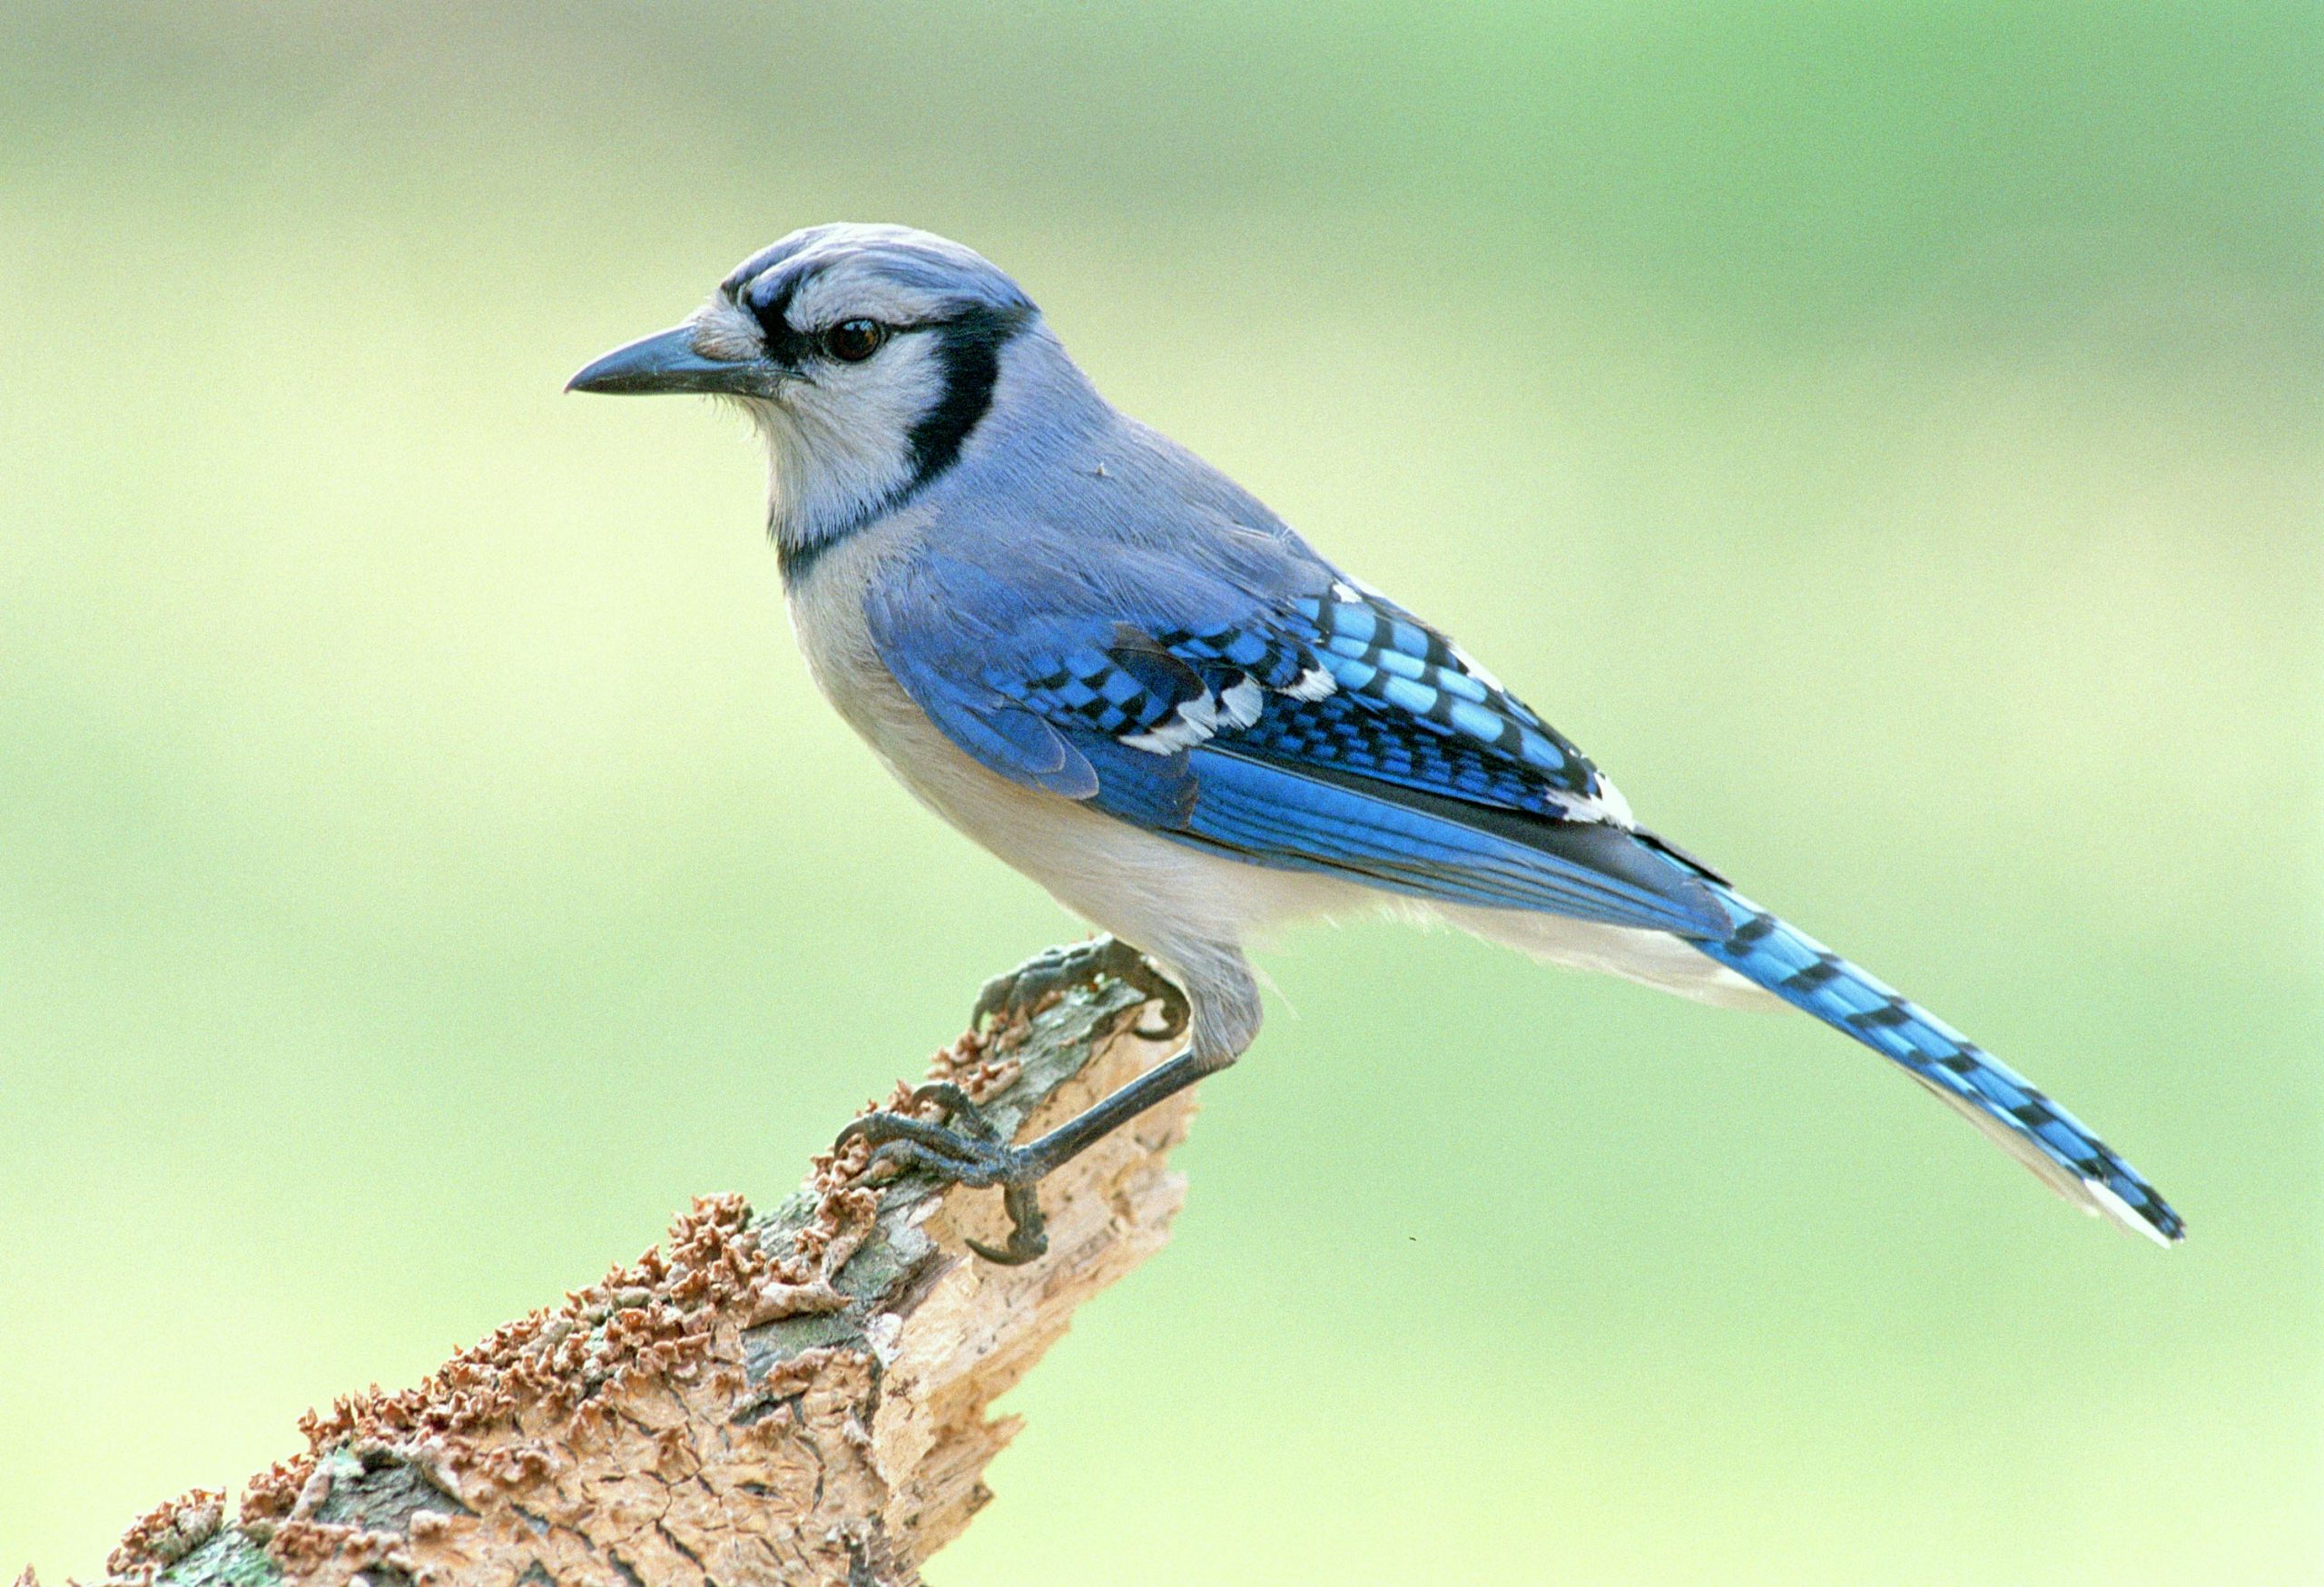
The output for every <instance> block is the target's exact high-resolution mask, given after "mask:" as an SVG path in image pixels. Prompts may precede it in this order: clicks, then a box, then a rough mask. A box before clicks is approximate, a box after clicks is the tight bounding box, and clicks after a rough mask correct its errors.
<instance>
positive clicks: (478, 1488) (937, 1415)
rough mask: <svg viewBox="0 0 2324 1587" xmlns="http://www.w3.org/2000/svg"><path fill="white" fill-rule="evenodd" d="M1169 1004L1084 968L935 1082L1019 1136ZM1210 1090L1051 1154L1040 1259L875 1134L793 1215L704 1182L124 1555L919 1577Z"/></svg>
mask: <svg viewBox="0 0 2324 1587" xmlns="http://www.w3.org/2000/svg"><path fill="white" fill-rule="evenodd" d="M1146 1002H1147V999H1146V994H1145V993H1144V992H1142V991H1137V989H1134V988H1132V987H1129V986H1128V985H1125V984H1122V983H1121V982H1118V981H1101V982H1100V983H1099V984H1098V986H1097V987H1096V988H1094V989H1093V990H1088V991H1071V992H1068V993H1067V994H1066V995H1065V996H1064V998H1063V999H1062V1000H1059V1001H1057V1002H1056V1003H1054V1004H1053V1005H1052V1006H1050V1007H1049V1008H1048V1009H1046V1010H1043V1011H1041V1012H1039V1013H1038V1014H1037V1015H1036V1016H1035V1017H1034V1018H1033V1019H1031V1020H1029V1021H1028V1022H1023V1023H1019V1024H1018V1025H1015V1026H1013V1027H1010V1028H1009V1029H1006V1030H1000V1031H997V1032H994V1033H992V1034H991V1035H990V1036H989V1037H988V1036H980V1035H978V1034H976V1033H973V1032H972V1033H970V1034H969V1035H967V1036H964V1037H962V1038H961V1040H960V1041H959V1042H957V1043H955V1044H954V1045H953V1046H952V1047H951V1048H950V1049H948V1050H945V1051H944V1052H941V1053H940V1054H938V1055H937V1058H936V1060H935V1061H934V1064H933V1066H932V1068H931V1078H941V1079H952V1080H954V1081H956V1082H957V1083H959V1084H960V1085H962V1086H963V1087H964V1088H966V1089H968V1090H969V1091H970V1094H971V1095H972V1096H976V1097H978V1098H979V1099H980V1100H983V1099H989V1100H990V1109H989V1111H990V1116H991V1117H992V1118H993V1119H994V1120H995V1122H997V1123H998V1124H1000V1126H1001V1127H1002V1128H1003V1129H1008V1130H1009V1131H1010V1132H1011V1135H1012V1138H1024V1137H1026V1136H1028V1135H1029V1134H1032V1133H1036V1132H1038V1131H1039V1129H1047V1128H1049V1126H1051V1125H1054V1124H1055V1123H1057V1122H1059V1120H1061V1119H1067V1118H1069V1117H1070V1116H1072V1115H1073V1114H1074V1113H1076V1112H1078V1111H1079V1110H1080V1109H1082V1108H1084V1107H1086V1106H1088V1104H1089V1103H1090V1102H1092V1101H1094V1100H1096V1099H1098V1098H1099V1097H1101V1096H1103V1095H1105V1094H1106V1093H1107V1092H1108V1091H1110V1090H1111V1089H1114V1088H1115V1087H1116V1086H1118V1085H1119V1084H1121V1083H1122V1082H1123V1081H1124V1080H1126V1079H1129V1078H1131V1077H1132V1076H1133V1075H1135V1074H1136V1073H1137V1072H1138V1071H1139V1070H1141V1069H1144V1068H1146V1067H1147V1066H1148V1065H1149V1064H1150V1063H1152V1062H1153V1061H1154V1060H1156V1059H1157V1058H1158V1057H1159V1056H1161V1048H1160V1044H1157V1043H1156V1042H1153V1041H1150V1040H1145V1039H1143V1038H1141V1037H1140V1036H1138V1035H1137V1033H1136V1021H1137V1014H1138V1010H1140V1009H1142V1008H1143V1007H1145V1006H1146ZM1192 1113H1193V1103H1192V1100H1191V1099H1189V1098H1184V1097H1181V1098H1177V1099H1172V1100H1171V1101H1169V1102H1167V1103H1166V1104H1164V1105H1163V1106H1162V1107H1159V1108H1157V1109H1155V1110H1154V1111H1153V1112H1152V1113H1150V1114H1148V1115H1147V1116H1145V1117H1142V1118H1140V1119H1138V1120H1137V1122H1136V1123H1135V1124H1133V1125H1132V1126H1130V1127H1129V1128H1128V1129H1123V1130H1120V1131H1118V1132H1117V1133H1116V1134H1115V1135H1114V1136H1112V1137H1110V1138H1108V1139H1106V1140H1105V1141H1103V1142H1101V1143H1099V1144H1098V1146H1097V1147H1095V1148H1092V1149H1091V1150H1089V1151H1088V1152H1087V1153H1085V1154H1084V1155H1083V1156H1081V1157H1079V1158H1076V1159H1075V1160H1074V1161H1073V1162H1071V1163H1069V1164H1068V1165H1067V1166H1066V1167H1065V1168H1061V1169H1059V1171H1058V1172H1057V1173H1056V1174H1054V1175H1052V1176H1051V1177H1050V1178H1049V1180H1048V1182H1047V1183H1046V1184H1045V1185H1044V1187H1043V1189H1042V1203H1043V1207H1044V1209H1045V1210H1046V1212H1047V1213H1048V1217H1049V1240H1050V1249H1049V1255H1048V1256H1047V1257H1043V1258H1042V1259H1040V1260H1039V1261H1037V1262H1035V1263H1032V1264H1030V1265H1029V1266H1027V1267H996V1266H994V1265H993V1264H991V1263H989V1262H984V1261H981V1260H979V1259H977V1258H976V1257H971V1256H970V1255H968V1254H967V1252H966V1251H965V1249H964V1247H963V1246H962V1241H963V1239H964V1238H965V1237H970V1236H974V1237H978V1238H980V1239H983V1240H985V1241H987V1242H988V1243H991V1242H996V1241H998V1240H1000V1238H1001V1237H1003V1234H1004V1231H1005V1224H1004V1220H1003V1218H1002V1216H1001V1209H1000V1196H999V1195H998V1194H997V1193H996V1192H993V1191H990V1190H986V1191H975V1190H962V1189H957V1188H954V1189H944V1190H939V1189H937V1188H935V1187H933V1186H932V1185H931V1183H929V1182H928V1181H927V1180H925V1179H924V1178H919V1177H917V1176H913V1177H909V1178H899V1179H894V1180H891V1181H890V1182H888V1183H885V1184H881V1185H876V1186H875V1185H871V1184H867V1183H865V1182H863V1179H862V1171H863V1161H862V1159H863V1156H864V1153H863V1149H862V1147H861V1146H860V1145H859V1146H856V1147H852V1148H851V1149H850V1150H849V1152H848V1153H847V1154H845V1156H843V1157H842V1158H840V1159H839V1160H837V1161H834V1160H832V1159H831V1158H818V1159H816V1163H815V1167H814V1169H813V1171H812V1173H811V1174H810V1175H809V1176H808V1178H807V1181H806V1183H805V1185H804V1187H803V1188H802V1189H801V1190H800V1191H799V1192H798V1194H796V1195H794V1196H793V1197H792V1198H790V1199H789V1200H787V1201H785V1202H783V1205H782V1206H781V1207H777V1208H776V1209H775V1210H774V1211H773V1212H772V1213H771V1214H764V1215H753V1213H752V1211H751V1209H750V1207H748V1206H746V1205H745V1204H744V1203H743V1199H742V1198H740V1197H738V1196H714V1197H708V1198H703V1199H700V1200H697V1201H696V1202H695V1203H694V1207H693V1209H692V1210H691V1211H689V1212H686V1213H684V1214H682V1215H681V1216H680V1217H678V1218H677V1220H676V1221H675V1223H674V1224H673V1225H672V1226H671V1229H670V1237H669V1240H668V1243H667V1245H666V1246H665V1247H656V1248H655V1249H654V1250H650V1251H648V1252H646V1253H645V1256H644V1257H641V1258H640V1259H639V1260H638V1261H637V1262H636V1263H635V1264H634V1265H632V1266H630V1267H615V1269H613V1270H612V1271H611V1272H609V1273H608V1274H607V1275H606V1277H605V1278H603V1279H602V1280H600V1281H599V1282H597V1283H596V1284H594V1285H592V1286H589V1287H588V1288H586V1289H583V1290H578V1291H575V1292H573V1293H571V1294H569V1295H568V1296H566V1301H565V1303H564V1305H562V1306H556V1307H553V1308H550V1309H547V1310H542V1311H537V1312H534V1313H533V1314H532V1315H530V1316H527V1317H524V1318H521V1319H519V1320H517V1321H516V1322H512V1323H509V1324H507V1325H505V1326H502V1327H499V1328H497V1329H495V1330H494V1331H493V1332H492V1334H490V1335H489V1336H487V1337H486V1338H485V1339H484V1340H482V1341H481V1342H480V1343H478V1344H477V1345H475V1346H472V1347H470V1348H469V1349H468V1350H465V1351H463V1352H461V1353H460V1354H459V1355H456V1356H454V1357H453V1358H452V1359H451V1360H450V1361H448V1362H447V1363H446V1364H445V1365H443V1366H442V1367H441V1368H440V1369H438V1371H437V1372H436V1373H435V1374H434V1375H432V1376H430V1377H429V1378H428V1380H427V1381H426V1382H425V1383H422V1384H421V1385H419V1386H418V1387H417V1388H413V1389H407V1390H405V1391H403V1392H401V1393H399V1394H383V1393H380V1392H379V1391H378V1390H376V1389H374V1390H373V1391H372V1392H370V1393H369V1394H365V1395H356V1396H353V1397H351V1398H348V1399H342V1400H340V1401H339V1402H338V1403H337V1404H336V1405H334V1406H333V1407H332V1408H331V1409H330V1412H329V1413H327V1414H323V1415H317V1414H314V1413H310V1414H309V1415H307V1416H306V1417H305V1418H303V1419H302V1421H301V1423H300V1428H301V1431H303V1432H304V1433H305V1434H306V1435H307V1442H308V1448H307V1450H306V1452H305V1453H304V1454H298V1455H295V1456H293V1457H291V1459H289V1460H286V1461H281V1462H278V1463H276V1464H275V1465H273V1466H272V1467H271V1468H270V1469H269V1470H268V1471H266V1472H263V1473H261V1474H259V1475H258V1476H256V1477H254V1478H252V1479H251V1482H250V1484H248V1486H247V1488H246V1490H245V1492H244V1493H243V1496H242V1499H241V1506H240V1514H239V1519H237V1520H234V1521H231V1522H229V1521H228V1520H227V1519H226V1514H225V1501H224V1497H223V1495H222V1494H221V1493H216V1492H210V1491H202V1490H197V1491H196V1492H195V1493H190V1494H187V1495H185V1496H184V1497H183V1498H182V1499H178V1500H175V1501H172V1503H168V1504H164V1505H162V1506H161V1507H159V1508H158V1509H156V1510H154V1511H153V1512H152V1513H149V1514H148V1515H146V1516H145V1517H143V1519H142V1520H140V1521H139V1522H138V1523H136V1524H135V1525H134V1526H133V1527H132V1528H131V1529H130V1532H129V1533H128V1535H127V1536H125V1537H124V1538H123V1541H122V1544H121V1547H120V1548H118V1549H117V1550H115V1551H114V1553H113V1556H112V1558H111V1559H110V1560H109V1561H108V1562H107V1568H108V1570H109V1572H111V1576H112V1578H113V1579H114V1580H116V1581H134V1582H143V1583H145V1584H147V1587H154V1584H156V1583H164V1584H169V1587H272V1584H274V1583H291V1584H295V1587H517V1584H519V1583H521V1584H523V1587H747V1584H749V1583H754V1582H768V1583H772V1582H783V1583H785V1584H786V1587H788V1584H791V1583H809V1582H812V1583H824V1582H829V1583H833V1584H843V1587H906V1584H909V1583H914V1582H918V1581H919V1580H920V1573H919V1572H920V1566H921V1562H923V1561H925V1560H926V1559H927V1558H928V1557H929V1556H930V1555H931V1554H932V1553H935V1552H936V1551H937V1550H938V1549H940V1548H941V1547H942V1546H943V1545H944V1544H945V1543H949V1542H950V1541H951V1539H952V1538H954V1537H956V1536H957V1535H959V1533H960V1531H961V1529H962V1528H963V1527H965V1526H966V1525H967V1524H968V1523H969V1519H970V1517H971V1516H972V1515H974V1514H975V1513H976V1512H977V1511H978V1510H979V1509H980V1508H981V1507H982V1506H983V1504H984V1503H986V1501H987V1500H988V1499H990V1497H991V1494H990V1491H989V1490H988V1489H986V1487H985V1486H984V1484H983V1483H982V1482H981V1481H980V1474H981V1473H982V1472H983V1470H984V1467H985V1463H986V1462H988V1461H990V1459H991V1458H992V1456H993V1455H994V1454H996V1453H997V1452H998V1451H999V1450H1000V1447H1001V1446H1002V1445H1003V1444H1006V1443H1007V1442H1008V1441H1009V1437H1010V1436H1011V1435H1012V1434H1014V1433H1015V1431H1016V1427H1017V1424H1016V1422H1015V1420H1014V1419H1013V1418H1006V1417H1004V1418H1000V1419H998V1420H995V1419H991V1418H990V1417H989V1416H988V1415H987V1407H988V1406H989V1405H990V1404H991V1402H992V1400H993V1399H994V1398H995V1397H996V1396H997V1395H1000V1394H1002V1393H1004V1392H1006V1391H1007V1390H1008V1389H1009V1387H1010V1386H1011V1385H1014V1384H1015V1383H1016V1382H1017V1381H1018V1379H1019V1378H1020V1377H1022V1376H1023V1375H1025V1374H1026V1373H1027V1372H1028V1371H1029V1370H1030V1369H1031V1367H1032V1365H1033V1364H1034V1363H1035V1362H1037V1361H1039V1359H1040V1356H1041V1354H1042V1353H1043V1352H1044V1351H1045V1350H1047V1349H1048V1348H1049V1346H1050V1344H1051V1343H1053V1342H1054V1341H1055V1340H1056V1338H1057V1337H1058V1336H1059V1334H1061V1333H1063V1332H1064V1330H1065V1327H1066V1324H1067V1321H1068V1318H1069V1317H1070V1316H1072V1313H1073V1310H1074V1308H1075V1307H1076V1306H1079V1305H1080V1304H1081V1303H1082V1302H1083V1301H1084V1300H1086V1299H1088V1297H1089V1296H1092V1295H1095V1294H1096V1293H1097V1292H1098V1290H1100V1289H1103V1288H1104V1287H1105V1286H1108V1285H1109V1284H1111V1283H1113V1282H1114V1280H1116V1279H1117V1278H1119V1277H1122V1276H1123V1275H1124V1274H1125V1273H1127V1272H1128V1271H1129V1270H1130V1269H1131V1268H1132V1267H1136V1266H1137V1264H1138V1263H1139V1262H1140V1261H1142V1260H1143V1259H1144V1258H1145V1257H1147V1256H1148V1255H1150V1254H1151V1253H1152V1252H1154V1251H1155V1250H1157V1249H1158V1248H1159V1247H1160V1246H1161V1244H1162V1242H1163V1241H1164V1240H1165V1239H1166V1238H1167V1236H1168V1227H1169V1223H1170V1219H1171V1217H1172V1216H1173V1215H1174V1214H1175V1213H1176V1212H1177V1208H1178V1206H1179V1203H1180V1201H1181V1199H1182V1198H1183V1196H1184V1192H1185V1185H1184V1181H1183V1180H1182V1179H1181V1178H1178V1177H1177V1176H1176V1175H1174V1174H1171V1173H1168V1172H1167V1170H1166V1168H1165V1167H1164V1158H1165V1156H1166V1155H1167V1152H1168V1151H1169V1149H1170V1148H1172V1147H1174V1146H1176V1145H1177V1143H1178V1141H1179V1140H1181V1139H1182V1138H1184V1136H1185V1134H1186V1129H1187V1121H1188V1119H1190V1118H1191V1116H1192ZM20 1587H32V1584H31V1572H29V1571H28V1572H25V1579H24V1582H23V1583H20Z"/></svg>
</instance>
